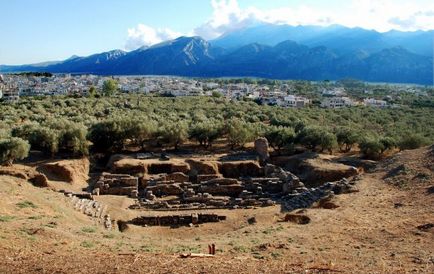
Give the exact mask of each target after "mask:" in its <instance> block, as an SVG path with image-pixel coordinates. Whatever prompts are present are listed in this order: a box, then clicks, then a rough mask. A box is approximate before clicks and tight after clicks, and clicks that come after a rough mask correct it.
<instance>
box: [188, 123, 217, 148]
mask: <svg viewBox="0 0 434 274" xmlns="http://www.w3.org/2000/svg"><path fill="white" fill-rule="evenodd" d="M221 135H222V126H221V125H220V124H219V123H216V122H215V121H207V122H202V123H198V124H195V125H192V126H191V127H190V130H189V139H192V140H196V141H197V142H198V143H199V144H200V145H201V146H204V147H206V148H208V147H210V146H211V145H212V143H213V142H214V141H215V140H217V139H218V138H219V137H221Z"/></svg>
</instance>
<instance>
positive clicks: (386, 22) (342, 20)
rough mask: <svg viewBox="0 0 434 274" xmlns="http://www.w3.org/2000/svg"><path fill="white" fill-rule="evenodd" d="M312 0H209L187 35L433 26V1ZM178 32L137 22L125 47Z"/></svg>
mask: <svg viewBox="0 0 434 274" xmlns="http://www.w3.org/2000/svg"><path fill="white" fill-rule="evenodd" d="M312 2H313V1H312ZM312 2H305V3H303V4H300V5H294V4H292V5H290V4H289V5H288V6H283V7H280V8H275V9H268V10H265V9H258V8H256V7H254V6H251V7H247V8H245V9H242V8H241V7H240V6H239V4H238V1H237V0H211V5H212V8H213V14H212V16H211V17H210V18H209V19H208V20H207V21H206V22H205V23H203V24H202V25H200V26H198V27H197V28H195V29H194V30H192V31H191V32H190V33H188V34H187V35H189V36H192V35H198V36H201V37H203V38H205V39H214V38H217V37H218V36H220V35H222V34H224V33H226V32H230V31H233V30H236V29H240V28H243V27H246V26H250V25H252V24H255V23H258V22H266V23H273V24H289V25H320V26H327V25H331V24H340V25H344V26H347V27H362V28H366V29H375V30H377V31H381V32H384V31H388V30H391V29H396V30H401V31H414V30H432V29H434V1H432V0H413V1H408V0H349V1H344V0H330V1H329V2H327V5H324V3H323V5H320V4H318V2H319V1H318V2H315V4H312ZM309 3H310V4H309ZM180 35H181V34H180V33H177V32H174V31H171V30H170V29H154V28H151V27H149V26H146V25H143V24H140V25H138V26H137V27H136V28H133V29H129V30H128V42H127V49H133V48H138V47H140V46H143V45H153V44H156V43H159V42H161V41H164V40H168V39H173V38H175V37H177V36H180Z"/></svg>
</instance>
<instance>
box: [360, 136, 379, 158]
mask: <svg viewBox="0 0 434 274" xmlns="http://www.w3.org/2000/svg"><path fill="white" fill-rule="evenodd" d="M359 148H360V151H361V152H362V153H363V155H364V156H365V157H367V158H370V159H378V158H380V156H381V154H382V152H383V151H384V145H383V144H382V143H381V142H380V141H379V140H378V139H377V138H369V139H365V140H363V141H361V142H360V144H359Z"/></svg>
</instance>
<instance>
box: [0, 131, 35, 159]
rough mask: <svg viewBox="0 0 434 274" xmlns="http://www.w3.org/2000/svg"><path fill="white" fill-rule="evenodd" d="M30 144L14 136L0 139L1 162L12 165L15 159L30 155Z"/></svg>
mask: <svg viewBox="0 0 434 274" xmlns="http://www.w3.org/2000/svg"><path fill="white" fill-rule="evenodd" d="M29 151H30V144H29V143H28V142H27V141H25V140H23V139H21V138H16V137H12V138H9V139H3V140H0V163H1V164H2V165H12V164H13V162H14V161H15V160H22V159H24V158H26V157H27V156H28V155H29Z"/></svg>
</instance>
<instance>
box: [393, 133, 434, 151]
mask: <svg viewBox="0 0 434 274" xmlns="http://www.w3.org/2000/svg"><path fill="white" fill-rule="evenodd" d="M426 145H428V140H427V139H426V138H425V137H423V136H421V135H418V134H410V135H406V136H404V137H403V138H402V139H401V141H400V142H399V144H398V147H399V149H400V150H406V149H417V148H420V147H423V146H426Z"/></svg>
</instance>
